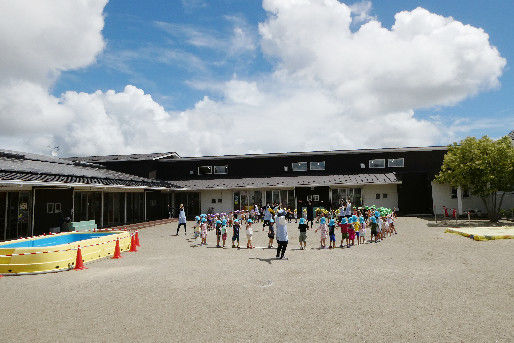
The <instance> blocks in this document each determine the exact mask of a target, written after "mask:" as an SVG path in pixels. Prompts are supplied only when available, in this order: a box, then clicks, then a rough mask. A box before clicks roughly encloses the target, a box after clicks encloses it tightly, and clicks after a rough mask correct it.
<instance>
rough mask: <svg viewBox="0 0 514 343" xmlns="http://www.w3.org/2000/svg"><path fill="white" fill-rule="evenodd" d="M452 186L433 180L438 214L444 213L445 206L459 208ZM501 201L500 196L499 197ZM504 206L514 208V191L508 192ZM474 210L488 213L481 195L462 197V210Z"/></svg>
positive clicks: (433, 192) (434, 199)
mask: <svg viewBox="0 0 514 343" xmlns="http://www.w3.org/2000/svg"><path fill="white" fill-rule="evenodd" d="M451 196H452V187H451V186H449V185H441V184H439V183H435V182H432V199H433V202H434V208H435V212H436V213H437V214H444V209H443V206H446V207H447V208H449V209H450V210H449V214H450V215H451V214H452V213H451V209H454V208H455V209H457V198H455V199H452V197H451ZM498 201H499V197H498ZM502 208H504V209H507V208H514V193H506V194H505V197H504V198H503V203H502ZM470 210H473V211H475V212H480V213H482V214H485V213H487V210H486V208H485V205H484V203H483V202H482V200H481V199H480V198H479V197H476V196H472V195H470V196H469V197H468V198H464V197H463V198H462V211H463V212H464V213H466V212H468V211H470Z"/></svg>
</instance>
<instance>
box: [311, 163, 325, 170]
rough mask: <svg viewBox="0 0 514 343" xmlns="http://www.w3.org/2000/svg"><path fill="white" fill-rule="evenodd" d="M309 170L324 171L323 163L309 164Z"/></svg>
mask: <svg viewBox="0 0 514 343" xmlns="http://www.w3.org/2000/svg"><path fill="white" fill-rule="evenodd" d="M310 169H311V170H325V161H321V162H311V163H310Z"/></svg>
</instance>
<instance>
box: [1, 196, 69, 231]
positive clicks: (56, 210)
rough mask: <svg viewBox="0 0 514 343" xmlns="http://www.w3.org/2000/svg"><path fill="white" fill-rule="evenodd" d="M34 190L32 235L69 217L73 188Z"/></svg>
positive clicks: (59, 224) (55, 225)
mask: <svg viewBox="0 0 514 343" xmlns="http://www.w3.org/2000/svg"><path fill="white" fill-rule="evenodd" d="M34 192H36V194H35V198H36V203H35V204H34V235H40V234H42V233H46V232H49V231H50V229H51V228H54V227H59V226H61V224H62V223H63V221H64V218H66V217H70V218H71V210H72V208H73V190H72V189H71V188H70V189H45V188H35V189H34ZM9 200H10V199H9ZM20 203H21V200H20Z"/></svg>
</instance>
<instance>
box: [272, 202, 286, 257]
mask: <svg viewBox="0 0 514 343" xmlns="http://www.w3.org/2000/svg"><path fill="white" fill-rule="evenodd" d="M275 223H276V227H277V243H278V247H277V258H280V259H283V258H284V254H285V253H286V248H287V243H288V241H289V238H288V236H287V225H286V212H285V211H284V210H283V209H280V210H279V211H278V212H277V215H276V217H275Z"/></svg>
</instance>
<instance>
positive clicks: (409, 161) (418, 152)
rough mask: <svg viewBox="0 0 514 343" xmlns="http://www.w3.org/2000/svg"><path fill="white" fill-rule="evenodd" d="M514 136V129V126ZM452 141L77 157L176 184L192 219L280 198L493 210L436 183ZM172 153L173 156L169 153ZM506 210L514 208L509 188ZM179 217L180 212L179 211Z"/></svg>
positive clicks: (425, 209)
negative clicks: (143, 157) (241, 152)
mask: <svg viewBox="0 0 514 343" xmlns="http://www.w3.org/2000/svg"><path fill="white" fill-rule="evenodd" d="M510 135H511V138H513V139H514V132H511V134H510ZM446 152H447V147H446V146H433V147H406V148H387V149H361V150H337V151H313V152H291V153H269V154H246V155H225V156H202V157H180V156H179V155H178V154H177V153H172V152H170V153H166V154H162V155H161V156H158V158H152V159H148V160H145V161H143V160H140V159H138V158H137V157H136V158H132V157H131V155H128V156H127V155H111V156H89V157H82V158H71V159H72V160H76V161H83V162H90V163H98V164H101V165H104V166H105V167H107V168H109V169H112V170H116V171H119V172H125V173H129V174H134V175H139V176H141V177H148V178H152V179H157V180H163V181H168V182H171V183H173V185H174V186H176V187H178V188H176V189H175V190H174V191H173V196H172V203H173V209H174V210H176V209H177V208H178V206H179V204H180V203H183V204H184V205H185V207H186V213H187V215H188V217H190V218H191V217H194V216H195V215H197V214H199V213H208V212H213V213H216V212H228V211H232V210H239V209H245V208H246V209H248V208H250V207H251V206H252V205H254V204H258V205H264V204H267V203H273V202H280V203H282V204H284V205H286V206H288V207H290V208H296V209H297V210H298V211H301V210H302V209H304V208H306V205H307V202H308V201H311V202H312V204H313V206H314V207H324V208H330V207H332V208H335V207H338V204H339V202H340V200H341V199H350V200H351V201H352V203H353V204H356V205H376V206H384V207H390V208H396V209H398V210H399V213H400V214H402V215H418V214H433V213H434V212H436V213H438V214H441V213H444V210H443V206H446V207H448V208H451V209H453V208H455V209H458V210H459V213H461V214H462V213H464V212H467V211H475V212H481V213H486V209H485V207H484V205H483V204H482V202H481V200H480V199H479V198H477V197H473V196H470V195H469V194H468V192H466V191H465V190H461V189H456V188H452V187H450V186H449V185H439V184H435V183H434V182H433V180H434V178H435V175H436V174H437V173H438V172H439V170H440V168H441V165H442V162H443V158H444V155H445V153H446ZM165 155H167V156H165ZM503 207H504V208H513V207H514V195H513V194H512V193H511V194H507V195H506V196H505V199H504V206H503ZM174 215H176V213H175V214H174Z"/></svg>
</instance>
